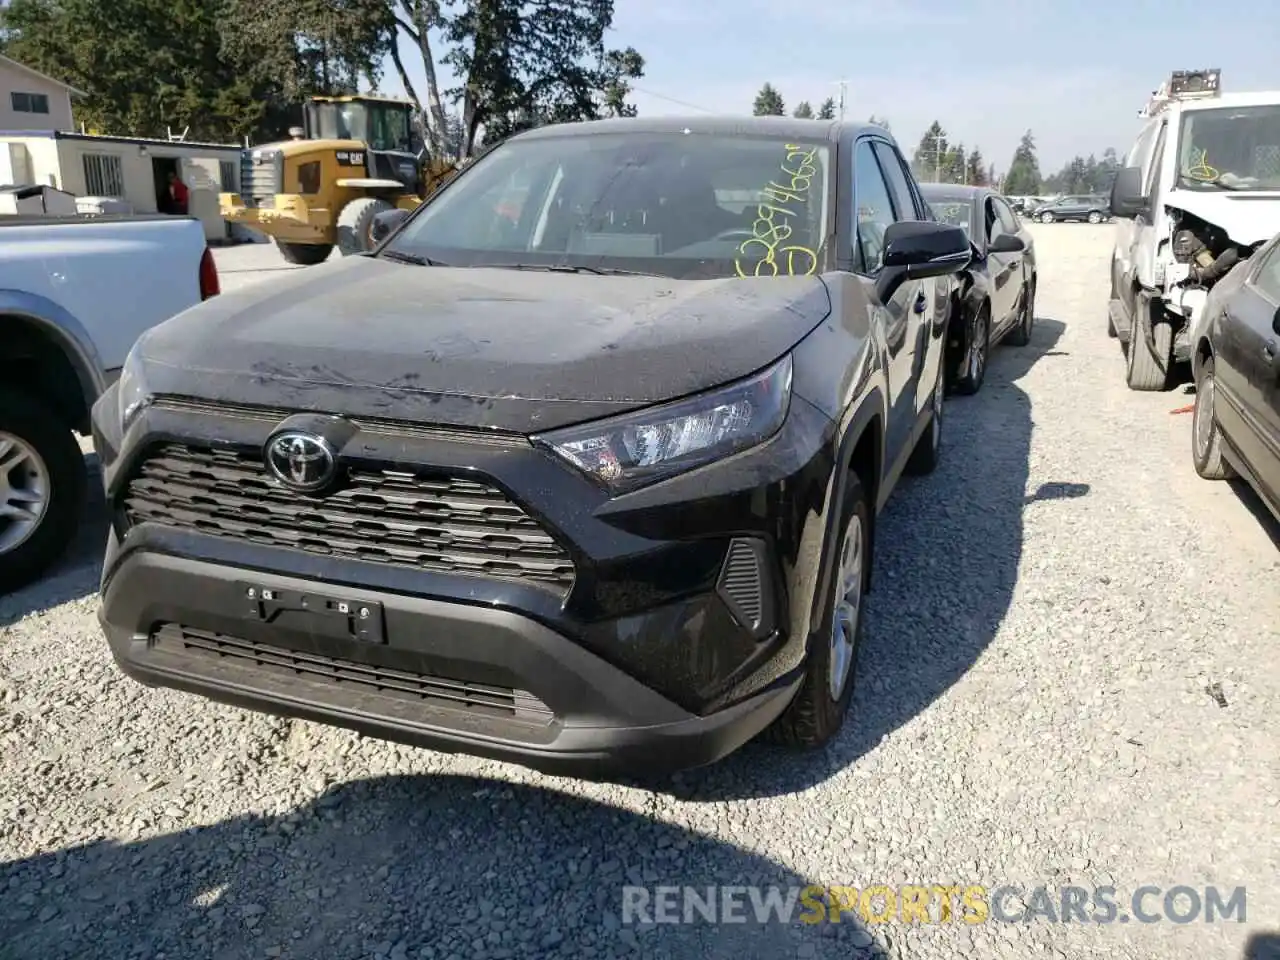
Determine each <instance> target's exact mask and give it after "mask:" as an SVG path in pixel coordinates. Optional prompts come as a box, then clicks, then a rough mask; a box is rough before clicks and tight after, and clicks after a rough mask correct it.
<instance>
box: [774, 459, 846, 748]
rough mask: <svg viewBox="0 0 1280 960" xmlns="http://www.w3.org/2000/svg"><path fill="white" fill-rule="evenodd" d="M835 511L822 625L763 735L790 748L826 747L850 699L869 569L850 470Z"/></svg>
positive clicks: (841, 720) (842, 723) (834, 733)
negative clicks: (790, 693) (792, 689)
mask: <svg viewBox="0 0 1280 960" xmlns="http://www.w3.org/2000/svg"><path fill="white" fill-rule="evenodd" d="M841 506H842V509H841V511H840V522H839V524H838V525H837V526H836V528H835V531H833V533H834V534H835V535H836V536H837V537H839V539H838V540H837V541H836V543H835V544H834V550H833V553H832V557H833V560H832V570H831V577H830V581H829V583H828V585H827V596H826V603H825V604H823V615H822V622H821V624H820V625H819V628H818V630H817V631H816V632H815V633H814V635H813V636H812V638H811V640H810V648H809V655H808V658H807V659H806V661H805V674H804V679H803V680H801V682H800V689H799V690H797V691H796V696H795V699H794V700H792V701H791V703H790V704H789V705H788V706H787V709H786V710H785V711H783V713H782V715H781V716H780V717H778V719H777V720H775V721H774V722H773V725H772V726H770V727H769V728H768V729H767V730H766V731H765V733H764V738H765V739H766V740H771V741H773V742H774V743H781V744H784V745H786V746H790V747H821V746H823V745H825V744H827V743H829V742H830V741H831V739H832V738H833V737H835V735H836V734H837V733H839V732H840V728H841V727H842V726H843V725H844V718H845V716H846V715H847V714H848V712H849V701H850V699H851V698H852V696H853V682H854V675H855V674H856V672H857V671H856V667H857V657H858V647H859V645H860V642H861V640H862V606H863V604H862V600H863V596H864V594H865V592H866V586H867V577H868V571H869V570H870V569H871V566H870V561H871V507H870V504H869V502H868V500H867V494H866V491H865V490H863V488H862V484H861V482H860V481H859V479H858V476H857V474H855V473H854V472H853V471H852V470H850V471H849V474H848V477H847V478H846V483H845V492H844V499H843V501H842V504H841Z"/></svg>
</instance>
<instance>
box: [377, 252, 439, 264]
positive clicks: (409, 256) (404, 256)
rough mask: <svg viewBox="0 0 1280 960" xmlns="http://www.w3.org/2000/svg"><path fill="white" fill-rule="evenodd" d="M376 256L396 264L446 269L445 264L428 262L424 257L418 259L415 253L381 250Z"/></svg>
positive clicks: (433, 261)
mask: <svg viewBox="0 0 1280 960" xmlns="http://www.w3.org/2000/svg"><path fill="white" fill-rule="evenodd" d="M378 256H380V257H383V258H384V259H387V260H394V261H395V262H396V263H411V264H413V265H414V266H415V267H447V266H448V264H447V263H441V262H440V261H439V260H428V259H427V258H426V257H420V256H418V255H417V254H416V253H405V252H404V251H403V250H383V251H382V253H380V254H378Z"/></svg>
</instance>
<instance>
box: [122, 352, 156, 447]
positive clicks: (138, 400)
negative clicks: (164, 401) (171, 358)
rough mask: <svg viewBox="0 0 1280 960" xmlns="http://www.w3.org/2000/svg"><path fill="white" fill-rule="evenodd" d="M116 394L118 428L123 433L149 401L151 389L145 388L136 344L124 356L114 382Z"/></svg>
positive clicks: (145, 383)
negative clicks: (118, 412)
mask: <svg viewBox="0 0 1280 960" xmlns="http://www.w3.org/2000/svg"><path fill="white" fill-rule="evenodd" d="M116 395H117V398H118V400H119V403H120V430H121V432H122V433H123V432H124V431H126V430H128V429H129V427H130V426H131V425H132V424H133V421H134V420H136V419H138V415H139V414H140V413H142V411H143V410H145V409H146V408H147V406H148V405H149V404H150V403H151V391H150V390H148V389H147V382H146V380H145V379H143V376H142V357H141V352H140V350H139V348H138V346H137V345H135V346H134V348H133V349H132V350H130V351H129V356H128V357H126V358H125V361H124V368H123V369H122V370H121V371H120V379H119V380H118V381H117V382H116Z"/></svg>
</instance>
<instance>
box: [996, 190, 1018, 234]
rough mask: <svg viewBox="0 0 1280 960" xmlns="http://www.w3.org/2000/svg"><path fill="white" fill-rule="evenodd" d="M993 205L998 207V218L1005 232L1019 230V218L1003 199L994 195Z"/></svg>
mask: <svg viewBox="0 0 1280 960" xmlns="http://www.w3.org/2000/svg"><path fill="white" fill-rule="evenodd" d="M991 205H992V206H993V207H995V208H996V218H997V219H998V220H999V221H1000V227H1001V230H1002V232H1004V233H1017V232H1018V218H1017V217H1016V216H1014V214H1013V211H1012V210H1010V209H1009V207H1008V206H1007V205H1006V204H1005V202H1004V201H1003V200H997V199H995V198H994V197H993V198H992V200H991Z"/></svg>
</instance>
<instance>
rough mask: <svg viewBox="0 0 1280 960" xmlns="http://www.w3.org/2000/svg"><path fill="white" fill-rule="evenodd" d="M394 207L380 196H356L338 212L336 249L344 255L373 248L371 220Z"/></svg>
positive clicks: (348, 255)
mask: <svg viewBox="0 0 1280 960" xmlns="http://www.w3.org/2000/svg"><path fill="white" fill-rule="evenodd" d="M392 209H394V208H393V207H392V206H391V204H389V203H387V201H385V200H383V199H382V198H381V197H356V198H355V199H354V200H352V201H351V202H350V203H348V204H347V205H346V206H345V207H343V208H342V212H341V213H340V214H338V251H339V252H340V253H341V254H342V255H343V256H344V257H350V256H352V255H353V254H357V253H365V252H366V251H368V250H372V249H373V220H374V218H375V217H377V215H378V214H380V213H386V212H387V211H388V210H392Z"/></svg>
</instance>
